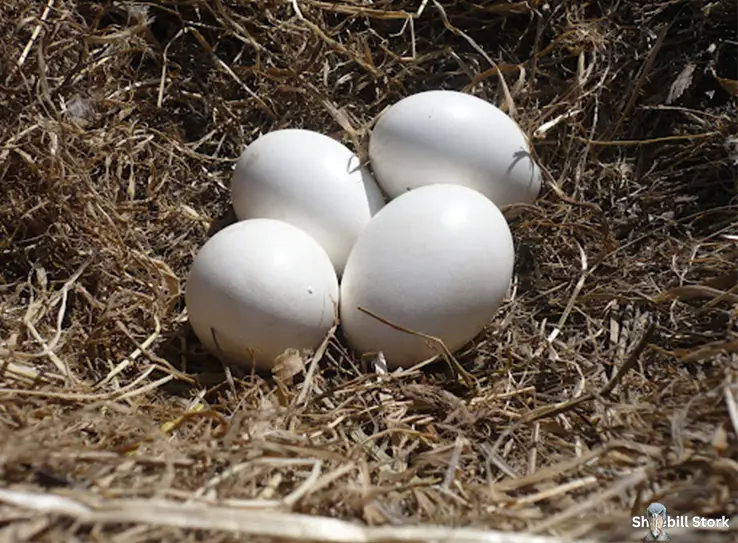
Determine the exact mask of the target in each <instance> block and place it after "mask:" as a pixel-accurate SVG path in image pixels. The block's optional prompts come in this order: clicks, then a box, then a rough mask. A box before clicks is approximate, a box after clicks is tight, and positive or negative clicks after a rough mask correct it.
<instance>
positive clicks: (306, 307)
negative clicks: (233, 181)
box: [185, 219, 339, 370]
mask: <svg viewBox="0 0 738 543" xmlns="http://www.w3.org/2000/svg"><path fill="white" fill-rule="evenodd" d="M185 297H186V303H187V311H188V313H189V319H190V324H191V325H192V328H193V330H194V331H195V334H197V337H198V338H199V339H200V341H201V343H202V344H203V346H204V347H205V348H206V349H208V350H209V351H210V352H212V353H214V354H216V355H220V356H221V358H222V359H223V360H224V361H225V362H227V363H231V364H234V365H240V366H244V367H247V368H250V367H251V365H252V364H254V365H255V366H256V369H257V370H265V369H270V368H271V367H272V366H273V362H274V359H275V358H276V357H277V356H279V355H280V354H282V353H283V352H284V351H285V350H286V349H288V348H295V349H315V348H317V347H318V346H319V345H320V343H321V341H322V340H323V339H324V337H325V336H326V334H327V333H328V331H329V330H330V328H331V326H333V323H334V317H335V310H336V307H337V304H338V297H339V288H338V279H337V277H336V272H335V270H334V269H333V265H332V263H331V261H330V259H329V258H328V255H327V254H326V253H325V251H324V250H323V248H322V247H321V246H320V245H319V244H318V242H316V241H315V240H314V239H313V238H312V237H310V236H309V235H308V234H307V233H305V232H304V231H302V230H300V229H299V228H297V227H295V226H292V225H290V224H287V223H285V222H282V221H277V220H272V219H254V220H248V221H241V222H237V223H235V224H232V225H230V226H228V227H226V228H224V229H223V230H221V231H219V232H218V233H217V234H215V235H214V236H213V237H212V238H210V239H209V240H208V241H207V242H206V243H205V244H204V245H203V246H202V248H201V249H200V251H199V252H198V253H197V256H196V257H195V260H194V262H193V264H192V268H191V269H190V274H189V278H188V280H187V289H186V293H185ZM213 332H214V334H215V337H216V339H217V345H216V343H215V341H214V340H213Z"/></svg>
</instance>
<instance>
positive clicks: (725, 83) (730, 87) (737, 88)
mask: <svg viewBox="0 0 738 543" xmlns="http://www.w3.org/2000/svg"><path fill="white" fill-rule="evenodd" d="M712 76H713V77H714V78H715V79H716V80H717V82H718V83H720V86H721V87H723V89H725V92H727V93H728V94H730V95H731V96H738V81H736V80H735V79H728V78H727V77H720V76H719V75H718V74H716V73H715V69H714V68H712Z"/></svg>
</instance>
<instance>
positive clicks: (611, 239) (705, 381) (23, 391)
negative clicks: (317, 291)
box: [0, 0, 738, 543]
mask: <svg viewBox="0 0 738 543" xmlns="http://www.w3.org/2000/svg"><path fill="white" fill-rule="evenodd" d="M736 18H737V15H736V5H735V2H734V1H733V0H722V1H713V2H707V1H689V0H661V1H654V0H648V1H646V0H643V1H642V0H619V1H617V0H601V1H599V2H548V3H544V2H541V1H535V0H529V1H521V2H512V1H502V0H498V1H485V0H479V1H477V2H468V1H460V0H459V1H457V2H449V1H443V2H438V1H436V0H427V1H422V2H421V1H407V2H401V1H398V2H388V1H384V0H379V1H375V2H369V1H368V0H352V1H340V2H339V1H336V2H332V1H320V0H294V1H277V0H255V1H247V0H230V1H229V0H182V1H175V0H162V1H158V2H132V1H125V0H121V1H116V2H87V1H82V0H78V1H74V0H47V1H38V0H36V1H30V2H29V1H21V0H5V1H3V2H2V7H0V55H1V57H0V58H2V63H0V121H1V124H0V194H1V195H2V198H0V248H1V252H0V259H1V260H0V270H1V271H0V274H1V275H0V279H1V281H2V282H1V283H0V338H1V339H2V343H0V362H1V364H2V374H1V377H0V379H2V383H0V387H1V388H0V427H1V428H2V443H1V444H0V474H1V477H2V481H3V488H2V489H0V502H1V503H2V505H1V506H0V511H2V518H1V520H0V539H2V540H3V541H38V542H58V541H97V542H114V541H126V542H145V541H164V542H168V541H177V542H184V541H212V542H225V541H243V540H246V539H244V538H245V537H246V535H247V534H250V536H251V537H250V538H249V539H247V540H249V541H265V542H266V541H269V542H272V541H282V540H287V541H308V540H312V541H342V542H358V541H383V542H391V541H405V542H408V541H431V540H433V541H469V542H482V541H488V542H492V541H497V542H503V543H504V542H508V543H514V542H522V541H525V542H530V543H532V542H534V541H544V540H545V541H549V539H536V537H534V536H533V535H517V536H515V535H507V534H502V533H497V534H496V533H495V532H492V531H491V530H495V531H498V532H527V533H529V534H540V535H541V536H552V537H556V538H559V539H558V540H560V541H572V540H575V539H582V540H591V541H636V540H639V539H640V538H641V537H643V534H644V530H642V529H631V528H630V521H629V519H630V517H631V516H632V515H640V514H642V512H643V511H644V510H645V507H646V506H647V505H648V503H649V502H651V501H661V502H663V503H664V504H665V505H666V506H667V507H668V508H669V510H670V512H671V513H672V514H684V515H703V516H708V517H720V516H722V515H727V516H729V517H732V527H731V528H732V530H731V533H724V532H722V533H721V532H718V531H711V532H703V533H690V534H687V532H688V530H685V529H674V530H672V531H670V534H671V536H672V538H674V539H676V538H677V536H680V535H683V536H684V538H685V539H684V540H692V541H697V540H699V541H728V540H731V541H732V540H734V538H735V531H734V530H735V529H736V527H737V526H738V516H736V515H737V514H738V511H736V504H737V503H738V483H737V481H738V464H737V463H736V456H737V454H738V442H737V441H736V428H737V427H738V380H737V376H738V363H737V358H736V357H737V356H738V334H737V333H736V316H737V313H736V306H737V304H736V300H738V287H737V284H738V272H737V271H736V250H737V248H738V236H737V235H738V220H737V215H736V212H737V210H738V207H737V205H736V204H737V202H736V183H737V182H736V163H738V139H736V133H737V127H738V125H737V123H736V119H735V106H736V92H737V86H736V85H737V84H736V80H738V74H736V65H737V62H736V49H737V48H738V45H737V40H738V36H737V35H736V34H737V32H736ZM430 88H450V89H457V90H466V91H469V92H473V93H474V94H477V95H479V96H481V97H484V98H486V99H488V100H490V101H492V102H493V103H495V104H498V105H499V106H500V107H503V108H505V110H506V111H508V112H509V113H511V114H513V115H514V117H515V119H516V120H517V121H518V122H519V123H520V124H521V126H522V127H523V128H524V129H525V130H526V131H527V132H528V133H529V134H530V136H531V139H532V141H533V143H534V147H535V151H536V154H537V156H538V157H539V160H540V164H541V165H542V166H543V167H544V168H545V174H546V175H545V179H546V186H545V188H544V191H543V193H542V196H541V199H540V201H538V202H537V204H536V205H535V206H528V207H526V208H525V209H524V210H523V212H522V213H521V215H520V216H519V217H518V218H517V219H515V220H514V222H512V228H513V233H514V236H515V240H516V244H517V247H518V262H517V263H516V274H515V285H514V292H513V295H512V297H511V298H510V299H509V300H508V301H506V303H505V305H504V307H503V308H502V309H501V310H500V312H499V314H498V316H497V318H496V319H495V320H494V321H493V322H492V323H490V326H489V329H488V331H487V332H486V333H485V334H484V336H483V337H481V338H480V339H479V341H478V342H476V344H475V345H474V347H473V348H471V349H469V351H468V352H466V353H461V354H459V355H458V357H459V360H460V362H461V364H463V366H464V367H465V368H466V370H467V371H468V372H470V373H471V374H472V375H473V376H474V377H475V379H476V380H477V381H478V384H479V387H478V388H477V389H476V390H469V389H467V388H466V387H465V386H464V385H463V384H462V382H461V381H459V380H458V379H455V378H453V376H451V375H450V374H449V372H448V371H446V366H445V365H444V364H442V363H436V364H431V365H430V366H428V367H426V368H424V369H423V370H422V371H421V370H417V369H416V370H412V371H406V372H403V373H400V374H398V375H390V376H387V375H379V374H377V373H374V372H372V371H371V364H367V361H361V360H357V359H356V358H352V356H351V355H350V353H348V352H347V350H346V349H345V347H344V346H343V345H342V342H341V340H340V338H339V337H332V338H331V339H330V342H329V343H328V346H327V349H326V351H325V353H322V356H320V357H319V358H318V357H314V358H310V357H300V356H296V357H293V358H292V359H291V360H290V361H289V364H286V365H285V366H284V367H283V368H282V371H281V372H280V373H279V375H278V376H277V377H278V378H273V377H271V376H261V377H260V376H249V375H235V374H234V375H231V374H226V372H224V370H223V369H222V368H221V367H220V365H219V364H218V362H217V361H215V360H214V359H213V358H212V357H210V356H208V355H206V354H204V353H203V352H202V351H201V349H199V348H198V344H197V341H196V340H195V338H194V337H193V335H192V333H191V332H190V331H189V330H188V329H187V324H186V320H187V319H186V313H185V311H184V309H185V308H184V306H183V296H182V293H183V288H184V282H185V280H186V277H187V271H188V267H189V265H190V263H191V262H192V258H193V255H194V254H195V252H196V251H197V249H198V247H200V246H201V245H202V244H203V243H204V241H205V240H206V239H207V237H208V236H209V235H211V234H212V232H214V231H215V230H217V229H218V228H220V227H222V225H223V224H225V223H227V221H229V220H232V218H230V217H229V206H230V203H229V201H228V190H227V187H228V184H229V178H230V172H231V167H232V165H233V163H234V161H235V159H236V158H237V157H238V155H239V153H240V152H241V150H242V149H243V147H244V145H246V144H247V143H249V142H250V141H252V140H253V139H254V138H255V137H256V136H257V135H258V134H260V133H263V132H266V131H269V130H274V129H277V128H281V127H303V128H310V129H314V130H319V131H322V132H324V133H327V134H329V135H331V136H334V137H336V138H339V139H342V140H343V141H344V142H345V143H346V144H347V145H350V146H352V147H353V148H354V149H356V150H358V151H359V152H363V149H364V148H365V145H366V137H367V134H368V131H369V129H370V127H371V123H372V121H373V119H374V118H376V116H377V115H378V114H379V113H380V112H381V111H382V110H383V108H385V107H386V106H388V105H390V104H391V103H393V102H394V101H396V100H398V99H399V98H401V97H403V96H406V95H408V94H410V93H413V92H417V91H421V90H424V89H430ZM303 364H304V365H303ZM329 517H332V519H331V518H329ZM333 519H339V520H333ZM434 526H436V527H434ZM440 526H445V527H446V528H441V527H440ZM461 526H463V527H464V529H461V530H459V531H454V530H455V528H453V527H461Z"/></svg>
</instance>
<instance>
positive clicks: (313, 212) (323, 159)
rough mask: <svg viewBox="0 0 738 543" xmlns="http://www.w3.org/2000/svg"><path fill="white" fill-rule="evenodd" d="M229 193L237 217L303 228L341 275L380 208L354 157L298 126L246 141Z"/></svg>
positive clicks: (372, 183) (377, 193)
mask: <svg viewBox="0 0 738 543" xmlns="http://www.w3.org/2000/svg"><path fill="white" fill-rule="evenodd" d="M231 196H232V199H233V208H234V210H235V212H236V216H237V217H238V218H239V219H240V220H246V219H256V218H269V219H278V220H282V221H285V222H288V223H290V224H293V225H294V226H297V227H299V228H302V229H303V230H305V232H307V233H308V234H310V235H311V236H312V237H313V238H315V240H316V241H318V243H320V245H321V246H322V247H323V248H324V249H325V251H326V252H327V253H328V256H329V257H330V258H331V261H332V262H333V265H334V267H335V269H336V272H337V273H338V275H339V276H340V275H341V273H342V272H343V267H344V265H345V263H346V259H347V258H348V255H349V252H350V251H351V248H352V247H353V245H354V243H355V242H356V239H357V237H358V236H359V234H360V233H361V231H362V230H363V229H364V227H365V226H366V225H367V223H368V222H369V220H370V219H371V218H372V216H373V215H374V214H375V213H376V212H377V211H379V209H381V208H382V207H383V206H384V197H383V196H382V193H381V191H380V190H379V187H378V185H377V184H376V182H375V181H374V178H373V177H372V175H371V172H370V171H369V170H368V169H367V168H366V167H363V166H360V160H359V157H358V156H357V155H355V154H354V153H353V152H352V151H351V150H350V149H349V148H348V147H346V146H345V145H343V144H342V143H340V142H338V141H336V140H334V139H333V138H330V137H328V136H326V135H324V134H320V133H318V132H313V131H311V130H302V129H285V130H276V131H274V132H269V133H267V134H265V135H263V136H261V137H259V138H257V139H256V140H255V141H254V142H252V143H251V144H250V145H248V146H247V147H246V149H245V150H244V152H243V153H242V154H241V157H240V158H239V160H238V164H237V165H236V169H235V171H234V173H233V177H232V180H231Z"/></svg>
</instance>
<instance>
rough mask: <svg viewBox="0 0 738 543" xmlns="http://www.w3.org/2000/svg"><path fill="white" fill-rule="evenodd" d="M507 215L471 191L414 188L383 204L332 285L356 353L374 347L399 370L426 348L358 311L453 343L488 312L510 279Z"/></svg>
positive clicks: (427, 352) (459, 343)
mask: <svg viewBox="0 0 738 543" xmlns="http://www.w3.org/2000/svg"><path fill="white" fill-rule="evenodd" d="M513 261H514V248H513V240H512V235H511V233H510V229H509V227H508V225H507V221H506V220H505V218H504V217H503V216H502V213H501V212H500V210H499V209H498V208H497V207H496V206H495V205H494V204H493V203H492V202H491V201H490V200H489V199H487V198H485V197H484V196H482V195H481V194H480V193H479V192H477V191H475V190H473V189H470V188H467V187H463V186H459V185H450V184H439V185H430V186H425V187H420V188H418V189H415V190H413V191H411V192H408V193H406V194H403V195H401V196H399V197H398V198H396V199H395V200H393V201H391V202H390V203H389V204H387V206H386V207H385V208H384V209H382V211H380V212H379V213H377V215H376V216H375V217H374V219H372V222H371V223H369V225H368V226H367V227H366V229H365V230H364V232H362V234H361V236H359V240H358V241H357V243H356V245H355V246H354V249H353V250H352V251H351V255H350V256H349V259H348V262H347V264H346V269H345V271H344V274H343V279H342V282H341V301H340V318H341V326H342V329H343V332H344V335H345V336H346V339H347V340H348V342H349V344H350V345H351V346H352V347H353V348H354V349H355V350H357V351H358V352H359V353H369V352H377V351H382V352H383V353H384V355H385V357H386V359H387V364H388V366H389V367H392V368H395V367H398V366H399V367H407V366H408V365H412V364H413V363H417V362H421V361H423V360H426V359H428V358H430V357H432V356H434V355H435V354H437V353H436V351H433V350H432V349H431V348H429V347H428V346H427V345H426V343H425V341H424V340H423V339H420V338H418V337H417V336H413V335H410V334H406V333H403V332H400V331H397V330H395V329H393V328H391V327H389V326H387V325H386V324H383V323H381V322H379V321H378V320H376V319H374V318H373V317H371V316H369V315H367V314H365V313H363V312H361V311H360V310H359V309H358V307H359V306H361V307H364V308H366V309H368V310H369V311H371V312H372V313H374V314H375V315H377V316H379V317H382V318H384V319H386V320H388V321H389V322H391V323H393V324H396V325H399V326H402V327H404V328H407V329H410V330H413V331H416V332H423V333H425V334H429V335H432V336H435V337H438V338H440V339H441V340H443V341H444V343H445V344H446V346H447V347H448V348H449V349H450V350H451V351H454V350H457V349H459V348H461V347H463V346H464V345H465V344H467V343H468V342H469V341H470V340H472V339H473V338H474V337H475V336H476V335H477V334H478V333H479V332H481V330H482V329H483V328H484V326H485V325H486V324H487V323H488V322H489V321H490V319H491V318H492V317H493V316H494V314H495V313H496V311H497V308H498V307H499V305H500V303H501V302H502V300H503V298H504V296H505V294H506V292H507V289H508V287H509V285H510V281H511V279H512V271H513Z"/></svg>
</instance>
